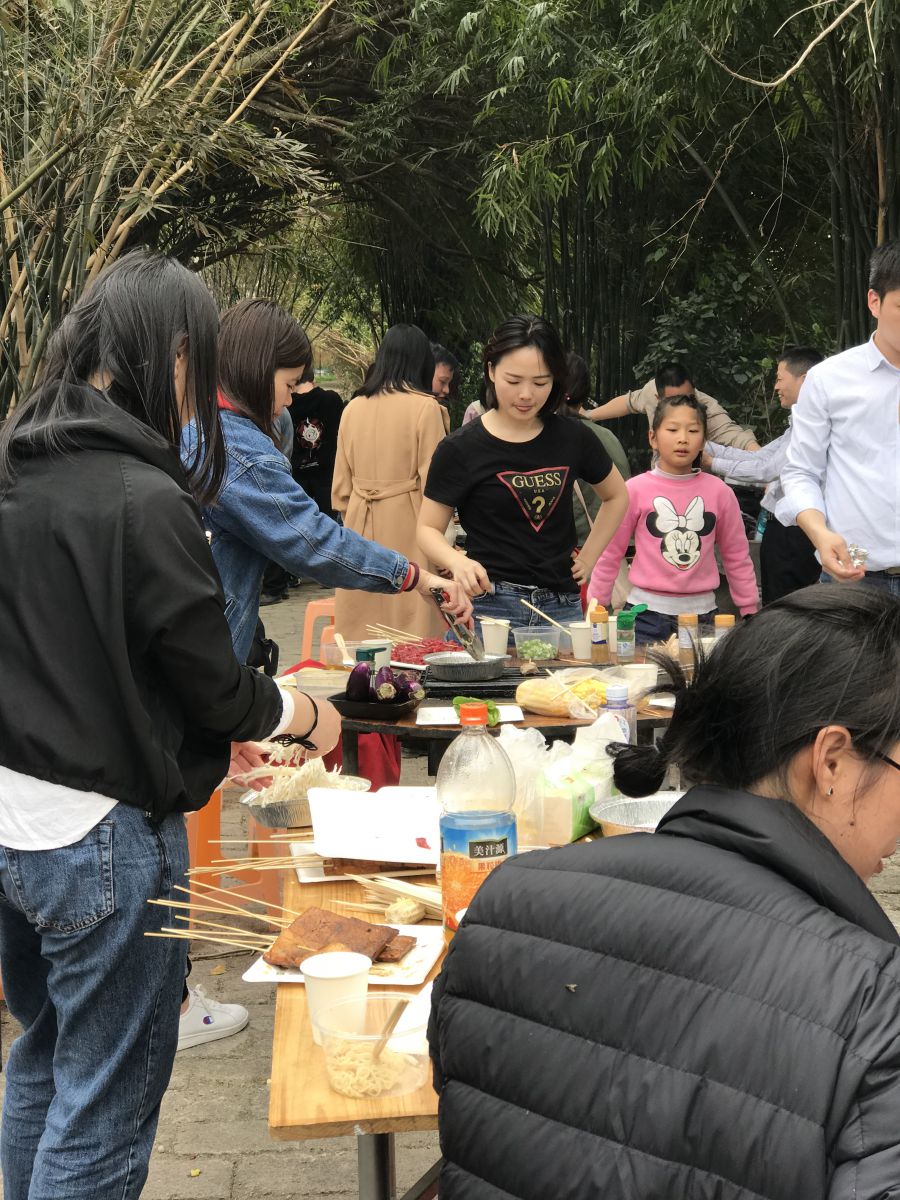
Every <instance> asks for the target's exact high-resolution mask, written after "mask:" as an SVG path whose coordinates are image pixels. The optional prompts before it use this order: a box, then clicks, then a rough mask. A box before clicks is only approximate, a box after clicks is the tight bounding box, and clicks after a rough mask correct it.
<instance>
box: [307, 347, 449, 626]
mask: <svg viewBox="0 0 900 1200" xmlns="http://www.w3.org/2000/svg"><path fill="white" fill-rule="evenodd" d="M433 375H434V357H433V355H432V352H431V343H430V342H429V340H428V338H427V337H426V336H425V334H424V333H423V332H422V330H421V329H419V328H418V327H417V326H415V325H393V326H392V327H391V328H390V329H389V330H388V331H387V333H386V334H385V336H384V339H383V341H382V343H381V345H380V346H379V348H378V354H377V356H376V358H375V362H374V364H373V365H372V367H371V368H370V370H369V373H368V375H367V376H366V380H365V382H364V383H363V385H362V387H361V388H360V390H359V392H358V393H357V394H356V396H354V398H353V399H352V400H351V401H350V403H349V404H348V405H347V407H346V408H345V409H344V413H343V416H342V417H341V425H340V430H339V432H338V448H337V458H336V459H335V464H334V479H333V481H332V489H331V502H332V505H333V506H334V508H335V510H336V511H337V512H338V513H340V515H341V517H342V518H343V521H344V524H345V525H346V526H347V528H348V529H352V530H354V532H356V533H359V534H361V535H362V536H363V537H366V538H371V539H372V540H373V541H377V542H379V543H380V544H381V545H382V546H388V547H389V548H390V549H391V550H396V551H397V552H398V553H400V554H404V555H406V557H407V558H412V557H414V556H416V555H418V547H417V544H416V522H417V520H418V516H419V509H420V508H421V506H422V491H423V488H424V486H425V477H426V475H427V473H428V466H429V464H430V462H431V456H432V454H433V453H434V450H435V447H436V446H437V444H438V442H440V441H441V439H442V438H443V436H444V425H443V421H442V420H441V411H440V407H439V405H438V403H437V401H436V400H435V398H434V396H433V395H432V392H431V381H432V377H433ZM423 566H424V564H423ZM375 623H381V624H385V625H390V626H391V627H392V628H394V629H399V630H403V631H404V632H407V633H411V634H414V635H415V636H416V637H435V636H438V635H439V634H440V633H441V632H443V631H444V630H445V628H446V627H445V626H444V624H443V623H442V621H441V619H440V617H439V615H438V611H437V607H436V606H433V605H430V604H429V603H428V602H427V601H426V600H424V599H423V598H422V597H421V596H419V595H418V594H416V593H414V592H406V593H401V594H399V595H394V596H389V595H375V594H373V593H363V592H356V591H347V590H345V589H343V588H339V589H338V591H337V592H336V594H335V626H336V628H337V629H338V630H339V631H340V632H341V633H342V634H343V635H344V637H345V638H351V639H364V638H366V637H368V636H369V634H368V633H367V632H366V626H367V625H371V624H375Z"/></svg>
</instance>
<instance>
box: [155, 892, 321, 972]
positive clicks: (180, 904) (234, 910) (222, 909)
mask: <svg viewBox="0 0 900 1200" xmlns="http://www.w3.org/2000/svg"><path fill="white" fill-rule="evenodd" d="M194 883H195V887H182V886H181V884H174V885H173V886H174V890H175V891H177V892H182V893H184V894H185V895H187V896H190V897H191V899H190V900H187V901H184V900H148V901H147V903H148V904H154V905H157V906H158V907H160V908H170V909H178V910H184V911H178V912H175V913H173V920H174V921H182V922H185V924H183V925H163V926H162V927H161V928H160V929H159V931H158V932H157V931H154V932H146V933H145V934H144V937H165V938H174V939H175V940H178V941H188V942H189V941H201V942H215V943H217V944H218V945H221V946H229V947H232V948H236V949H239V950H250V951H252V952H253V953H255V954H262V953H263V952H264V951H266V950H268V949H269V947H270V946H271V945H272V942H273V941H274V939H275V937H276V936H277V934H278V933H280V932H281V930H282V929H283V928H284V927H285V926H286V925H289V924H290V923H291V921H292V920H293V919H294V918H295V917H298V916H300V914H299V913H298V912H295V911H294V910H293V909H291V908H285V907H284V906H283V905H270V907H272V908H274V909H276V911H277V913H278V914H279V915H278V916H272V915H271V914H270V913H268V912H265V913H260V912H254V911H253V910H252V909H250V908H247V907H243V906H242V905H240V904H235V903H233V901H234V900H243V901H245V902H246V904H254V903H257V902H256V901H254V900H253V898H252V897H251V896H245V895H244V894H243V893H241V892H236V891H232V890H231V889H228V888H220V887H215V886H214V885H213V884H211V883H203V882H202V881H200V880H196V881H194ZM199 888H203V889H204V890H203V891H199V890H198V889H199ZM220 896H228V897H229V899H228V900H227V901H226V900H222V899H220V898H219V897H220ZM201 912H202V913H211V914H213V915H216V916H221V917H229V918H230V923H229V924H224V923H223V922H222V921H209V920H207V919H205V918H201V917H198V916H197V913H201ZM235 917H241V918H243V919H244V920H248V919H249V920H251V921H259V922H261V923H262V924H264V925H269V926H274V930H275V931H274V933H273V932H259V933H257V932H254V931H253V930H252V929H247V928H245V927H244V926H242V925H236V924H234V920H235ZM188 923H189V924H188Z"/></svg>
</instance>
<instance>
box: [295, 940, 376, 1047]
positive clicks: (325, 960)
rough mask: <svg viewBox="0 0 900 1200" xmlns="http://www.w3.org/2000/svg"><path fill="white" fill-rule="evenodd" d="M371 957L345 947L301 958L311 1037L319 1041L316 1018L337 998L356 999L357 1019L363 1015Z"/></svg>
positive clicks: (319, 1044) (320, 1040)
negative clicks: (357, 1002) (358, 1003)
mask: <svg viewBox="0 0 900 1200" xmlns="http://www.w3.org/2000/svg"><path fill="white" fill-rule="evenodd" d="M371 967H372V960H371V958H367V957H366V956H365V954H354V953H352V952H351V951H349V950H331V951H329V952H328V953H327V954H314V955H312V957H311V958H307V959H305V960H304V962H303V965H302V967H301V970H302V971H303V982H304V983H305V985H306V1004H307V1008H308V1009H309V1019H310V1021H311V1022H312V1030H313V1041H314V1042H315V1043H316V1045H317V1046H321V1045H322V1037H321V1034H320V1033H319V1025H318V1018H319V1017H320V1016H321V1014H322V1013H324V1012H325V1011H326V1010H327V1009H329V1008H330V1007H331V1006H332V1004H337V1003H338V1002H339V1001H341V1000H358V1001H359V1002H360V1009H359V1019H360V1022H362V1021H363V1020H364V1018H365V999H366V992H367V991H368V988H369V971H370V969H371Z"/></svg>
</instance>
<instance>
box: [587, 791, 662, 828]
mask: <svg viewBox="0 0 900 1200" xmlns="http://www.w3.org/2000/svg"><path fill="white" fill-rule="evenodd" d="M683 795H684V792H656V793H655V795H653V796H642V797H641V798H640V799H639V800H633V799H631V798H629V797H627V796H616V798H615V799H614V800H601V801H600V803H599V804H592V805H591V807H590V814H591V816H592V817H593V818H594V820H595V821H596V822H597V824H598V825H599V826H600V830H601V832H602V833H603V836H604V837H615V836H617V835H618V834H620V833H653V831H654V830H655V829H656V827H657V825H658V824H659V823H660V821H661V820H662V819H663V817H664V816H665V815H666V813H667V812H668V811H669V809H670V808H671V807H672V805H673V804H674V803H675V802H676V801H677V800H680V799H681V797H682V796H683Z"/></svg>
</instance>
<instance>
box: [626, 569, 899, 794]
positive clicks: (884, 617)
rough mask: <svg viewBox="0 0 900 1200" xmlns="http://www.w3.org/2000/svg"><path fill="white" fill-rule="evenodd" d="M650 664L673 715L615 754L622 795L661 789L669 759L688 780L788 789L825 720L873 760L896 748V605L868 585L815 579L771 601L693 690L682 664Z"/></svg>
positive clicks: (701, 659) (724, 645)
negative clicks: (794, 764)
mask: <svg viewBox="0 0 900 1200" xmlns="http://www.w3.org/2000/svg"><path fill="white" fill-rule="evenodd" d="M651 657H653V658H654V659H655V660H656V661H657V662H659V663H660V664H661V665H662V666H663V668H664V670H665V671H666V673H667V674H668V675H669V677H670V679H671V681H672V684H673V685H674V687H675V693H676V700H675V711H674V713H673V715H672V720H671V723H670V725H669V728H668V729H667V730H666V733H665V735H664V737H663V738H662V741H661V742H660V743H659V745H658V746H656V747H653V746H624V745H617V744H613V745H611V746H610V747H609V750H610V752H611V753H612V754H614V755H615V757H616V762H615V771H614V775H615V781H616V785H617V787H619V788H620V789H621V791H623V792H624V793H625V794H626V795H627V796H648V795H650V794H651V793H652V792H655V791H657V790H658V789H659V787H660V786H661V784H662V781H663V778H664V776H665V773H666V768H667V767H668V766H669V764H670V763H676V764H677V765H678V766H679V767H680V769H681V774H682V778H683V779H684V781H685V782H686V783H713V784H721V785H723V786H725V787H733V788H739V789H744V790H747V789H750V790H752V785H753V784H754V783H757V782H759V781H760V780H762V779H765V778H766V777H768V776H775V777H776V778H778V779H779V781H780V782H781V784H782V786H785V784H786V779H787V770H788V767H789V765H790V762H791V760H792V759H793V758H794V756H795V755H796V754H797V753H798V752H799V751H800V750H802V749H803V748H804V747H805V746H809V745H811V744H812V743H813V742H814V741H815V740H816V735H817V734H818V732H819V730H820V729H824V728H825V727H826V726H828V725H842V726H844V727H845V728H846V729H847V730H849V731H850V734H851V735H852V738H853V744H854V746H855V748H856V751H857V753H858V754H859V755H860V756H861V757H862V758H864V759H869V760H871V761H872V764H873V765H877V763H878V762H879V758H878V756H879V754H883V753H888V752H889V751H890V747H891V746H892V745H893V744H894V743H895V742H897V741H900V687H898V679H900V601H898V600H896V599H894V597H893V596H890V595H889V594H887V593H886V592H882V591H879V590H877V589H876V588H873V587H871V586H869V585H866V584H843V583H840V584H838V583H833V584H813V585H812V587H807V588H803V589H802V590H801V591H798V592H793V593H791V594H790V595H789V596H785V597H783V598H782V599H781V600H778V601H776V602H775V603H773V604H769V605H767V606H766V607H765V608H763V609H762V610H761V611H760V612H758V613H756V614H755V615H754V616H752V617H750V618H748V619H747V620H746V621H744V622H743V623H742V624H741V625H738V626H737V627H736V628H735V629H732V630H731V631H730V632H729V633H728V634H727V635H726V636H725V637H724V638H723V639H722V641H720V642H719V643H717V645H716V647H715V649H714V650H713V651H712V653H711V654H709V656H708V657H705V656H703V655H702V654H701V655H699V656H698V660H697V663H696V665H695V669H694V680H693V682H692V683H691V684H688V683H687V681H686V679H685V675H684V671H683V669H682V668H681V666H680V665H679V664H678V663H677V662H674V661H673V660H671V659H667V658H665V657H664V656H662V655H660V656H656V655H652V656H651ZM657 690H663V689H662V688H659V689H657ZM666 690H669V689H666Z"/></svg>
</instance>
